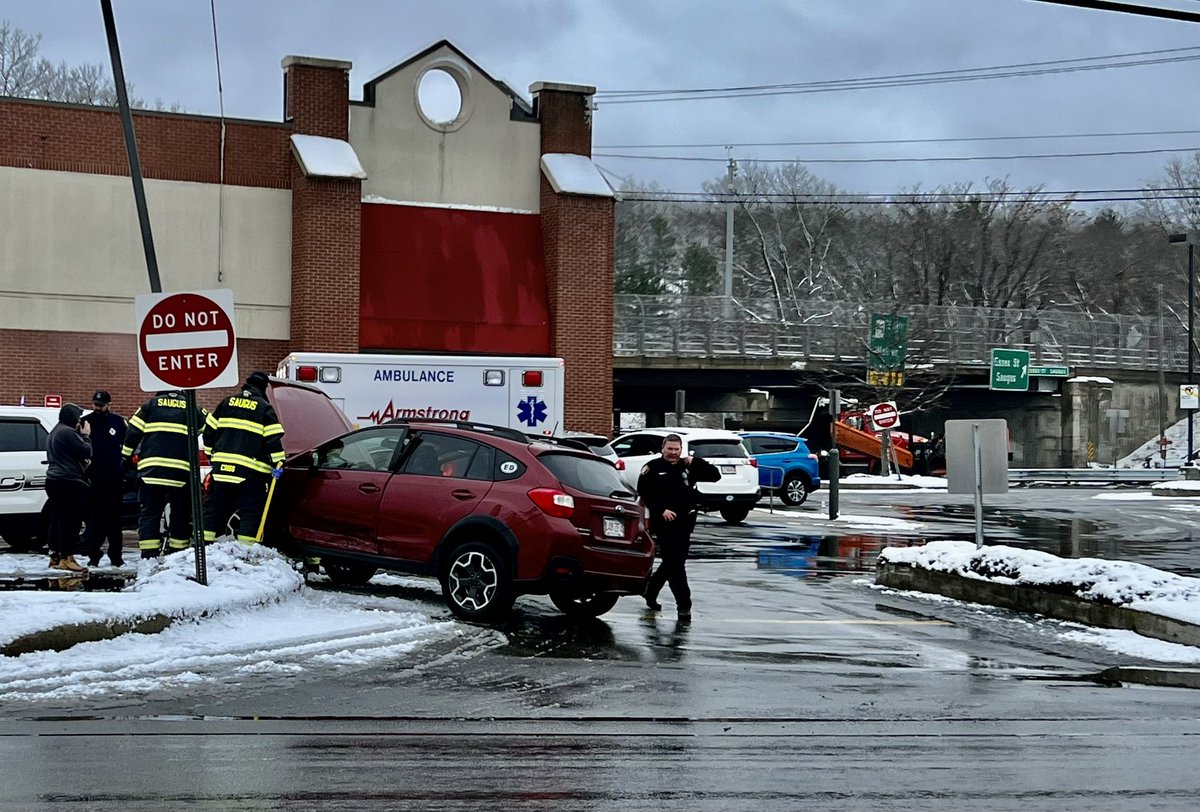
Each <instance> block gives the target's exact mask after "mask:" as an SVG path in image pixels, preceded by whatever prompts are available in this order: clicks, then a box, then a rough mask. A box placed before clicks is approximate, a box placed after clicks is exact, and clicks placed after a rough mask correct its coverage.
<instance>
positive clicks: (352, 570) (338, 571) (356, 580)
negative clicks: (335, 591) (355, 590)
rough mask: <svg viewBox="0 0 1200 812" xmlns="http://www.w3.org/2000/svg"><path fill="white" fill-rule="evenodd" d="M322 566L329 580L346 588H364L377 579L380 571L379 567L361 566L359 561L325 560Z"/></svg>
mask: <svg viewBox="0 0 1200 812" xmlns="http://www.w3.org/2000/svg"><path fill="white" fill-rule="evenodd" d="M321 566H322V567H323V568H324V569H325V574H326V575H328V576H329V580H331V581H333V582H334V583H335V584H344V585H345V586H362V585H363V584H365V583H366V582H367V581H370V580H371V579H372V578H373V577H375V573H376V572H377V571H378V568H377V567H372V566H371V565H370V564H360V563H359V562H357V561H330V560H325V561H322V562H321Z"/></svg>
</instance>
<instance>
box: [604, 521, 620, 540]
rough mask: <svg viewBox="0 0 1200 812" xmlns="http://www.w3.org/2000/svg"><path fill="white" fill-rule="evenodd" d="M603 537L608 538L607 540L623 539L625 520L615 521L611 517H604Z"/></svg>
mask: <svg viewBox="0 0 1200 812" xmlns="http://www.w3.org/2000/svg"><path fill="white" fill-rule="evenodd" d="M604 535H606V536H608V537H609V538H617V539H623V538H625V520H624V519H615V518H613V517H612V516H605V517H604Z"/></svg>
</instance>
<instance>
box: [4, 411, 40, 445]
mask: <svg viewBox="0 0 1200 812" xmlns="http://www.w3.org/2000/svg"><path fill="white" fill-rule="evenodd" d="M45 450H46V429H44V428H43V427H42V424H41V423H39V422H38V421H37V420H28V419H26V418H23V417H4V418H0V451H45Z"/></svg>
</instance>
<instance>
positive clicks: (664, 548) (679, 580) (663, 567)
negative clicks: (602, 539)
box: [646, 513, 696, 612]
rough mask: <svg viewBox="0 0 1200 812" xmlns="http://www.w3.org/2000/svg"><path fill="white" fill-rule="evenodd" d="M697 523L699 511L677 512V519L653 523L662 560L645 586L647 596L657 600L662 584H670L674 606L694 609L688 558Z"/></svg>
mask: <svg viewBox="0 0 1200 812" xmlns="http://www.w3.org/2000/svg"><path fill="white" fill-rule="evenodd" d="M695 527H696V514H694V513H692V514H688V515H685V516H677V517H676V518H675V520H674V521H671V522H667V521H663V520H661V519H660V520H658V521H655V522H651V523H650V530H651V535H653V536H654V544H655V547H656V548H657V549H656V551H657V553H658V556H659V558H660V559H662V561H661V563H659V565H658V569H657V570H655V571H654V574H653V575H651V576H650V583H649V584H648V585H647V586H646V597H647V598H648V599H649V600H651V601H654V600H657V598H658V593H659V592H661V591H662V588H663V584H670V586H671V594H672V595H674V596H675V606H676V607H677V608H678V610H679V611H680V612H690V611H691V609H692V590H691V587H689V586H688V579H687V569H686V567H687V558H688V548H689V547H691V545H692V530H694V529H695Z"/></svg>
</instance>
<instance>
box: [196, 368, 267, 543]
mask: <svg viewBox="0 0 1200 812" xmlns="http://www.w3.org/2000/svg"><path fill="white" fill-rule="evenodd" d="M268 383H270V378H268V377H267V373H265V372H254V373H252V374H251V375H250V377H249V378H247V379H246V383H245V384H244V385H243V386H242V391H241V392H239V393H238V394H236V395H230V396H229V397H227V398H225V400H223V401H221V404H220V405H219V406H217V408H216V409H214V410H213V411H212V413H210V414H209V416H208V420H207V421H206V422H205V426H204V445H205V447H206V448H207V449H208V453H209V456H210V458H211V459H212V465H213V469H212V488H211V489H210V491H209V494H208V501H207V502H206V503H205V505H204V538H205V540H206V541H213V540H214V539H216V537H217V534H218V530H223V529H224V528H225V526H226V525H227V524H228V523H229V518H230V516H232V515H233V511H234V508H235V507H236V509H237V513H238V531H237V540H238V541H240V542H241V543H242V544H254V543H256V542H257V541H258V540H259V538H258V526H259V523H260V522H261V520H262V512H263V505H264V503H265V502H266V500H267V485H268V484H269V483H270V481H271V471H272V470H273V469H274V468H275V467H276V466H278V465H280V464H281V463H282V462H283V457H284V453H283V426H282V425H280V423H279V419H278V418H277V417H276V416H275V409H274V407H272V406H271V404H270V403H269V402H268V401H267V384H268Z"/></svg>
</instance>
